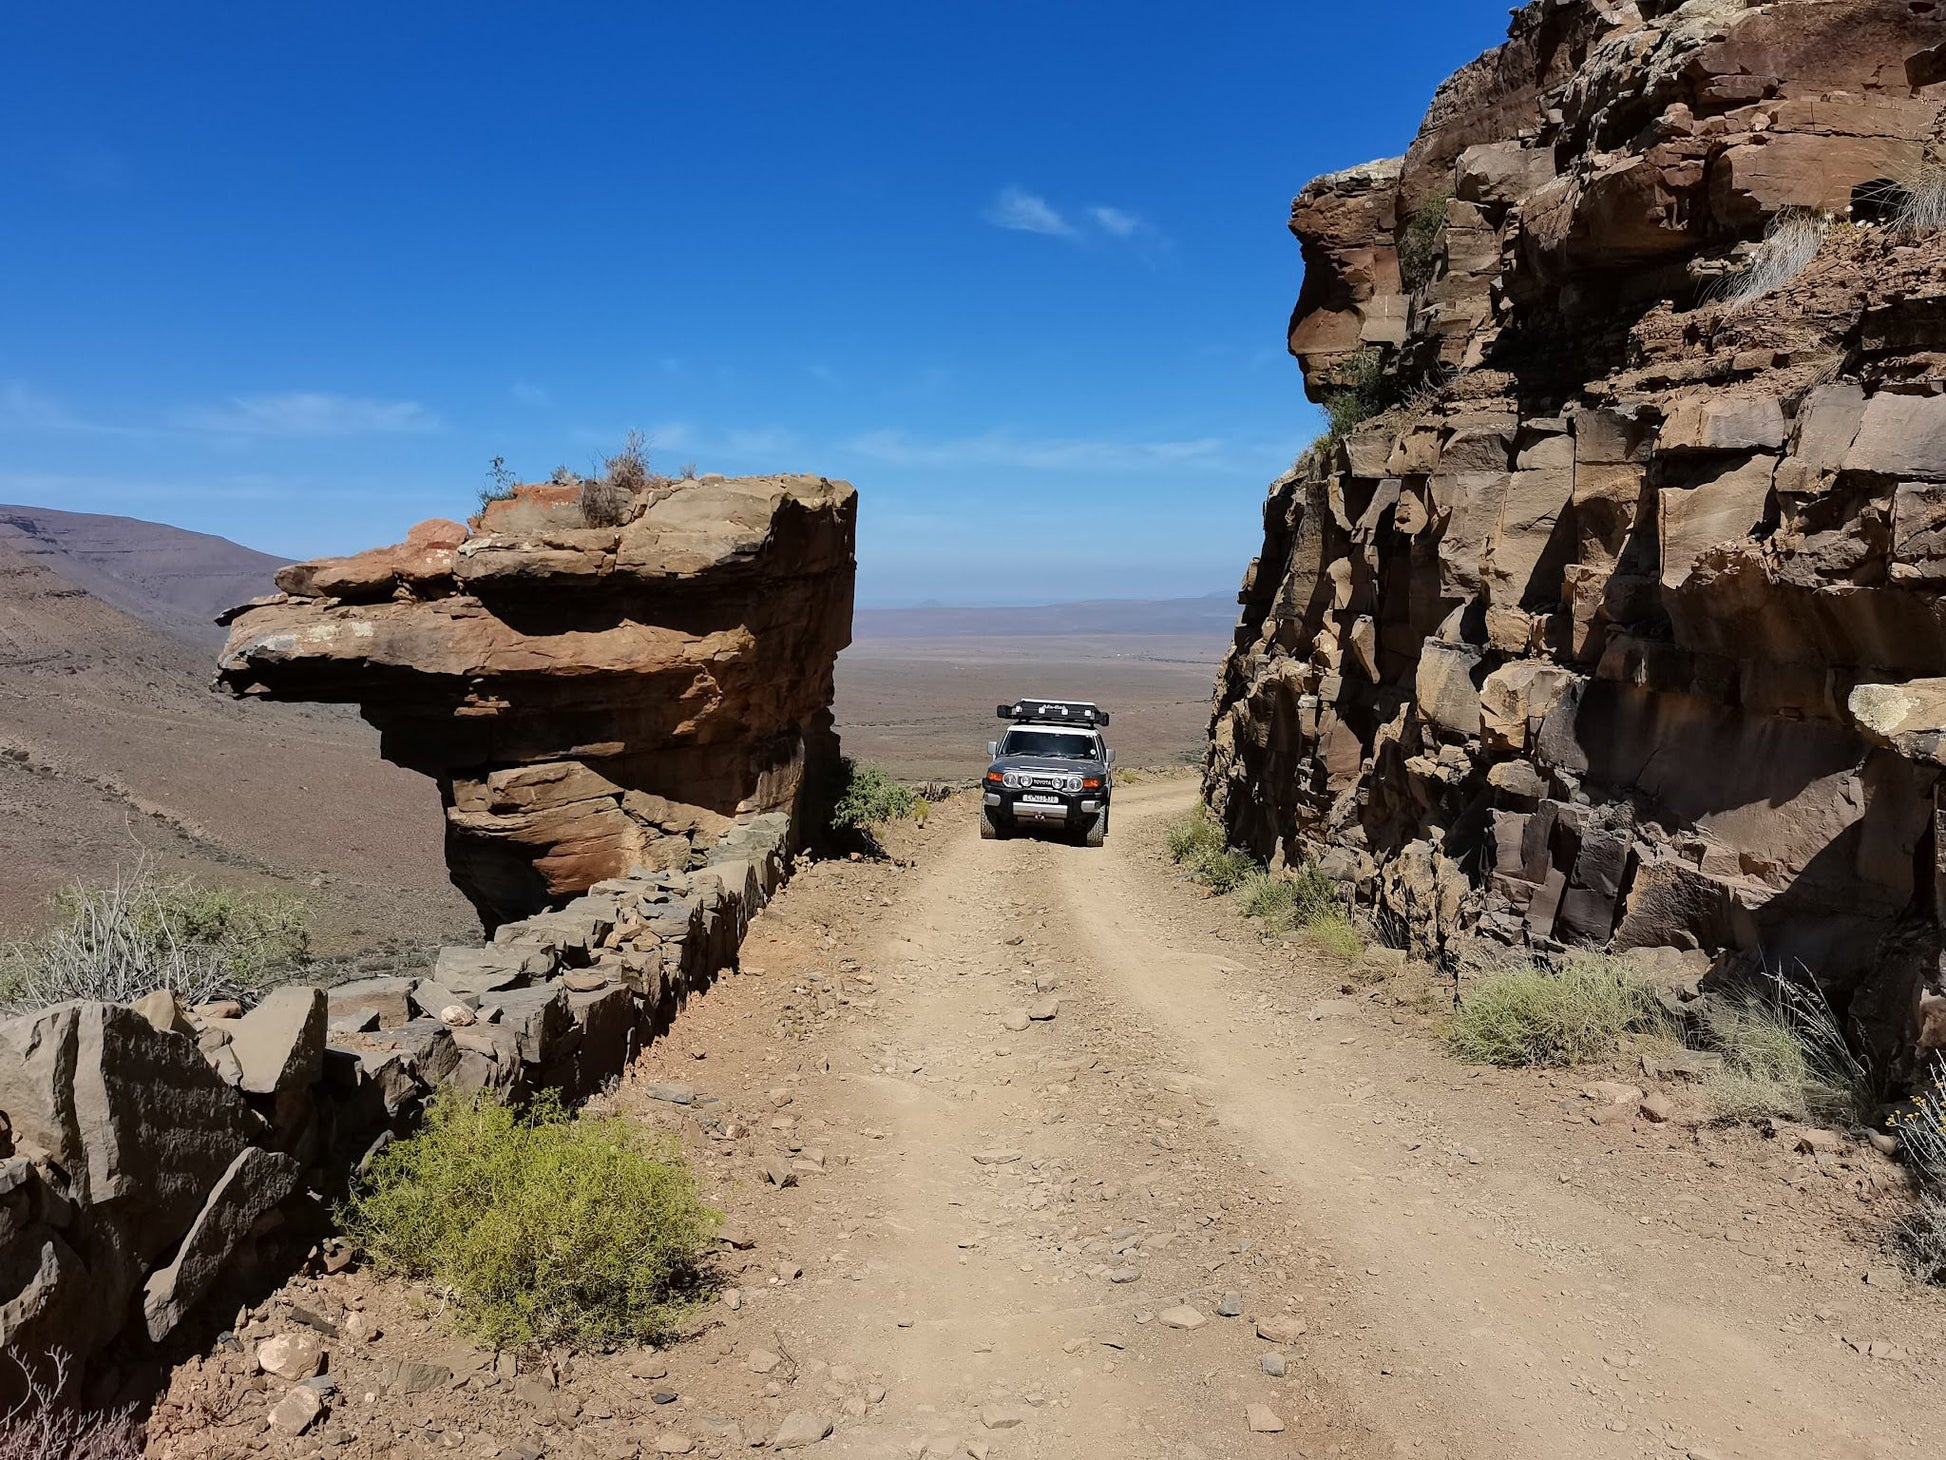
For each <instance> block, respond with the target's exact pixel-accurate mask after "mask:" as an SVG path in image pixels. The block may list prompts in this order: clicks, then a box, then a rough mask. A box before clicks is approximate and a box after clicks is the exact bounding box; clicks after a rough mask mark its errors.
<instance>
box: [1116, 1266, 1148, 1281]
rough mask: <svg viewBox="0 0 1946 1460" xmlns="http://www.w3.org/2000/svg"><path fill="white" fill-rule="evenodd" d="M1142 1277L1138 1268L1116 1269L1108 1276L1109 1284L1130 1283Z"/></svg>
mask: <svg viewBox="0 0 1946 1460" xmlns="http://www.w3.org/2000/svg"><path fill="white" fill-rule="evenodd" d="M1141 1276H1142V1272H1141V1269H1140V1268H1134V1267H1118V1268H1116V1269H1115V1270H1114V1271H1113V1272H1111V1273H1109V1274H1108V1281H1110V1282H1111V1283H1132V1282H1134V1281H1136V1279H1138V1278H1140V1277H1141Z"/></svg>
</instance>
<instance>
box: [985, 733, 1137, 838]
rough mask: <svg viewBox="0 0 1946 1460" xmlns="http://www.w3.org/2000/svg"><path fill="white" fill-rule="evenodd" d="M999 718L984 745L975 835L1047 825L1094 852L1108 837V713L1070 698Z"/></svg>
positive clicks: (1111, 782) (1112, 757) (1111, 786)
mask: <svg viewBox="0 0 1946 1460" xmlns="http://www.w3.org/2000/svg"><path fill="white" fill-rule="evenodd" d="M998 714H999V716H1000V718H1001V719H1003V720H1011V721H1013V724H1012V726H1011V727H1010V728H1009V729H1008V731H1007V733H1006V735H1005V736H1004V737H1003V738H1001V739H999V740H990V741H988V742H987V755H988V756H989V757H990V758H991V759H992V761H993V764H991V765H990V766H988V767H987V775H986V784H985V786H984V788H983V792H982V795H981V798H980V835H981V836H983V837H989V838H991V837H1003V836H1010V835H1012V834H1013V833H1014V832H1016V831H1022V830H1026V829H1028V828H1037V827H1054V828H1058V829H1060V830H1062V831H1066V832H1068V833H1070V834H1072V835H1076V836H1079V837H1080V838H1081V839H1082V840H1083V841H1085V842H1086V843H1087V844H1088V845H1089V846H1091V847H1098V846H1100V845H1101V844H1102V842H1103V841H1104V840H1105V839H1106V838H1107V836H1108V797H1109V794H1110V793H1111V792H1112V791H1113V790H1114V788H1115V778H1114V775H1113V772H1114V768H1115V752H1114V751H1112V750H1110V749H1109V748H1108V747H1107V746H1105V745H1103V744H1102V740H1101V731H1102V727H1104V726H1106V725H1107V724H1108V713H1107V712H1106V711H1105V710H1103V709H1101V708H1100V707H1099V706H1097V705H1090V704H1082V703H1077V702H1075V701H1072V700H1016V701H1014V703H1012V704H1011V705H1001V706H1000V707H999V710H998Z"/></svg>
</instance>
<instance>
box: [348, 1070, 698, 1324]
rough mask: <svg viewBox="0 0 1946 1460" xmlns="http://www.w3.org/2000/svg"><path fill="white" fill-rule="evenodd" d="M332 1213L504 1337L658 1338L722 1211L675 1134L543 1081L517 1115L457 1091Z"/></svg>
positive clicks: (692, 1280)
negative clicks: (604, 1111) (578, 1104)
mask: <svg viewBox="0 0 1946 1460" xmlns="http://www.w3.org/2000/svg"><path fill="white" fill-rule="evenodd" d="M339 1218H340V1220H341V1222H342V1223H343V1226H344V1230H345V1234H346V1235H347V1236H348V1237H350V1239H351V1240H352V1241H353V1243H355V1244H356V1245H357V1246H358V1247H359V1248H360V1249H361V1250H362V1251H364V1252H365V1253H366V1254H367V1255H368V1256H369V1257H370V1258H371V1260H372V1262H373V1263H374V1264H375V1265H376V1266H377V1267H378V1268H379V1269H380V1270H381V1271H384V1272H391V1273H397V1274H400V1275H402V1276H405V1277H409V1278H413V1279H416V1280H418V1281H421V1282H426V1283H429V1284H431V1285H432V1286H433V1287H434V1288H435V1289H437V1290H438V1292H439V1293H440V1294H441V1295H442V1296H443V1297H444V1298H446V1299H447V1301H448V1302H450V1303H451V1305H452V1309H453V1312H454V1314H455V1316H456V1317H457V1319H458V1321H459V1324H460V1326H461V1327H462V1328H463V1329H464V1330H465V1331H466V1332H467V1333H468V1334H470V1335H471V1336H472V1337H474V1338H475V1339H477V1340H478V1341H480V1342H482V1343H486V1344H491V1345H493V1346H494V1347H497V1348H528V1347H534V1346H548V1347H552V1346H556V1345H567V1346H570V1347H577V1348H582V1347H594V1346H600V1345H607V1344H628V1343H653V1342H657V1341H660V1340H662V1339H664V1338H666V1337H667V1336H668V1335H669V1334H670V1332H671V1331H672V1330H673V1328H674V1327H675V1325H676V1324H677V1323H678V1322H679V1321H680V1319H681V1317H682V1315H683V1313H684V1312H685V1311H687V1309H688V1307H689V1305H690V1303H691V1302H692V1301H693V1300H694V1298H695V1296H696V1294H697V1292H698V1290H699V1287H700V1268H701V1262H702V1259H703V1254H704V1252H705V1251H706V1250H707V1248H708V1245H709V1242H710V1239H711V1237H712V1235H713V1234H714V1232H715V1229H716V1224H717V1222H718V1221H719V1220H720V1218H719V1217H718V1215H717V1214H716V1213H715V1212H712V1211H711V1210H709V1208H707V1207H706V1206H704V1205H703V1202H702V1198H701V1196H700V1195H699V1194H698V1192H697V1188H696V1181H695V1178H694V1176H693V1175H692V1174H691V1173H690V1170H689V1168H688V1166H687V1165H686V1164H685V1163H684V1162H683V1160H682V1157H681V1153H680V1152H679V1151H678V1150H677V1149H676V1147H675V1145H674V1141H673V1138H670V1137H667V1136H659V1135H656V1134H654V1133H652V1132H650V1131H648V1130H647V1129H645V1128H644V1127H642V1126H640V1125H637V1124H636V1123H635V1122H633V1121H631V1120H628V1119H626V1118H624V1117H621V1116H607V1117H600V1118H597V1117H593V1116H587V1115H583V1116H578V1117H577V1116H575V1115H572V1114H570V1113H569V1112H568V1111H567V1110H566V1109H565V1108H564V1107H563V1106H562V1104H561V1102H560V1098H559V1097H558V1096H556V1095H554V1094H552V1093H549V1094H545V1095H542V1096H540V1097H538V1098H537V1099H535V1100H534V1101H533V1103H532V1104H531V1105H529V1106H528V1107H527V1109H526V1110H525V1111H522V1112H517V1111H515V1110H513V1109H512V1108H510V1107H508V1106H505V1105H501V1104H499V1103H497V1102H495V1101H493V1100H491V1099H488V1098H484V1097H477V1096H474V1097H469V1096H465V1095H461V1094H459V1093H458V1092H456V1091H454V1090H452V1089H450V1088H449V1089H445V1090H442V1091H440V1092H439V1094H437V1095H436V1096H434V1097H433V1100H432V1102H431V1104H429V1105H428V1106H427V1108H426V1122H425V1125H424V1126H423V1127H422V1128H421V1129H420V1130H419V1131H418V1132H417V1133H416V1134H414V1135H412V1136H409V1137H407V1138H406V1139H404V1140H402V1141H396V1142H394V1143H393V1144H392V1145H390V1146H388V1147H386V1148H385V1150H384V1151H382V1152H380V1153H379V1155H378V1157H377V1158H376V1159H375V1160H374V1161H373V1163H372V1169H371V1173H370V1176H369V1179H368V1180H367V1181H366V1183H365V1184H364V1185H363V1186H362V1187H361V1189H360V1190H358V1191H357V1192H355V1193H354V1194H353V1196H352V1198H351V1200H350V1201H349V1202H348V1203H346V1205H345V1206H344V1207H342V1208H341V1209H340V1212H339Z"/></svg>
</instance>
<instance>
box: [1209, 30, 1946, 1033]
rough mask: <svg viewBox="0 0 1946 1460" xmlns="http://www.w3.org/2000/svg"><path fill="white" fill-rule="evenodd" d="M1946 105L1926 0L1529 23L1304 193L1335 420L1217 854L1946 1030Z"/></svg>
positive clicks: (1260, 579) (1279, 589) (1243, 741)
mask: <svg viewBox="0 0 1946 1460" xmlns="http://www.w3.org/2000/svg"><path fill="white" fill-rule="evenodd" d="M1943 105H1946V5H1936V4H1932V3H1919V4H1914V3H1907V0H1778V3H1769V4H1762V5H1756V4H1745V3H1743V0H1688V3H1682V4H1671V3H1651V0H1635V3H1627V0H1537V3H1533V4H1529V5H1527V6H1526V7H1525V8H1524V9H1521V10H1519V11H1517V12H1516V13H1515V16H1514V20H1513V27H1512V32H1511V36H1510V39H1509V40H1508V42H1507V44H1506V45H1505V46H1503V47H1501V48H1500V49H1498V50H1496V51H1494V52H1492V53H1490V54H1489V55H1487V56H1485V57H1482V58H1481V59H1480V60H1479V61H1476V62H1474V63H1473V64H1472V65H1470V66H1468V67H1466V68H1465V69H1463V70H1462V71H1460V72H1459V73H1458V74H1457V75H1455V76H1454V77H1453V78H1451V79H1450V80H1449V81H1448V82H1446V84H1445V85H1444V86H1442V87H1441V88H1440V90H1439V93H1438V95H1437V96H1436V98H1435V99H1434V102H1433V105H1432V108H1431V110H1430V111H1429V113H1428V115H1427V117H1426V120H1425V123H1424V125H1423V126H1422V128H1421V130H1420V132H1419V135H1418V137H1417V138H1416V139H1415V140H1414V142H1413V144H1412V146H1411V148H1410V149H1409V150H1408V152H1407V153H1406V155H1405V157H1404V158H1402V159H1399V160H1395V161H1389V162H1382V163H1375V164H1370V165H1367V166H1363V167H1359V168H1355V169H1353V170H1351V171H1348V172H1344V173H1339V174H1336V175H1333V176H1330V177H1325V178H1321V179H1319V180H1318V181H1316V182H1314V183H1312V184H1311V185H1310V186H1309V187H1307V188H1306V189H1305V190H1304V191H1303V192H1302V193H1301V194H1300V195H1299V196H1298V198H1297V200H1296V202H1295V204H1294V206H1293V210H1292V216H1291V227H1292V229H1293V231H1294V232H1295V233H1296V234H1297V236H1298V239H1299V241H1300V243H1301V244H1302V247H1303V254H1304V261H1305V281H1304V286H1303V291H1302V294H1301V296H1300V299H1299V303H1298V307H1297V312H1296V314H1295V316H1294V317H1293V319H1292V323H1291V331H1290V340H1291V348H1292V351H1293V353H1295V354H1296V355H1297V357H1298V359H1299V360H1300V362H1301V363H1302V365H1303V368H1304V374H1305V379H1306V384H1307V389H1308V390H1309V392H1310V394H1311V395H1312V397H1313V398H1314V399H1317V400H1321V401H1324V402H1326V403H1327V404H1332V405H1335V406H1336V407H1337V410H1336V412H1335V413H1334V414H1335V416H1336V417H1337V418H1338V419H1339V420H1340V421H1341V423H1350V422H1356V424H1353V425H1350V426H1349V429H1346V430H1344V431H1343V433H1342V434H1338V435H1334V436H1332V437H1330V438H1328V439H1326V440H1325V441H1323V442H1321V443H1320V444H1319V446H1317V447H1316V448H1314V449H1313V450H1312V451H1311V452H1310V453H1308V454H1307V455H1306V456H1305V457H1304V458H1303V459H1301V460H1300V461H1299V463H1298V464H1297V467H1296V468H1295V469H1294V470H1293V471H1292V472H1291V473H1290V474H1289V475H1288V476H1286V477H1285V478H1283V479H1282V480H1280V481H1279V482H1277V483H1276V484H1275V485H1274V486H1273V487H1272V489H1271V492H1270V496H1269V499H1268V501H1267V503H1266V506H1265V540H1264V548H1263V552H1262V555H1261V556H1260V557H1259V559H1258V560H1257V561H1256V562H1255V563H1254V564H1253V565H1252V567H1251V569H1250V572H1249V574H1248V575H1247V577H1246V578H1245V581H1244V586H1243V591H1242V593H1241V595H1240V598H1241V602H1242V604H1243V614H1242V622H1241V625H1240V627H1239V629H1238V632H1237V638H1236V644H1235V647H1234V649H1233V651H1232V652H1231V654H1230V656H1229V658H1228V660H1227V662H1226V664H1225V666H1224V669H1223V671H1222V675H1221V678H1220V680H1219V683H1218V686H1217V694H1216V701H1215V713H1214V719H1213V723H1212V732H1211V735H1212V738H1211V748H1210V757H1209V762H1208V770H1207V783H1206V792H1207V795H1208V797H1209V800H1210V802H1211V804H1212V805H1213V806H1214V807H1215V808H1216V809H1217V811H1218V812H1219V813H1220V815H1221V817H1222V819H1223V821H1224V822H1225V824H1226V826H1227V828H1228V830H1229V832H1230V834H1231V836H1232V838H1233V839H1234V840H1236V841H1237V842H1239V843H1240V844H1243V845H1245V846H1248V847H1250V848H1251V849H1253V850H1255V851H1256V852H1258V853H1259V854H1260V855H1263V856H1266V857H1270V858H1273V859H1277V860H1281V861H1292V862H1294V861H1296V860H1298V859H1301V858H1303V859H1309V858H1316V859H1318V860H1319V861H1320V863H1321V865H1322V866H1323V867H1324V868H1325V869H1326V870H1327V871H1328V872H1329V873H1330V874H1331V875H1333V876H1334V877H1336V878H1338V879H1339V880H1340V881H1341V882H1342V883H1343V884H1345V885H1346V887H1347V888H1348V889H1350V890H1351V891H1352V892H1353V893H1354V895H1355V896H1356V897H1357V899H1358V900H1359V901H1360V902H1361V903H1362V904H1364V905H1365V906H1367V907H1368V908H1370V909H1371V910H1372V912H1373V914H1374V915H1375V917H1376V919H1377V921H1378V922H1379V924H1380V925H1381V927H1382V928H1384V929H1385V930H1386V931H1387V932H1388V933H1389V934H1391V935H1392V936H1393V939H1394V941H1399V942H1406V943H1409V944H1410V946H1412V947H1413V948H1414V949H1415V950H1416V951H1417V952H1419V953H1421V954H1423V955H1426V956H1430V957H1435V958H1439V959H1442V960H1445V961H1446V962H1447V963H1448V964H1449V965H1459V966H1465V965H1467V964H1480V963H1485V962H1497V961H1505V960H1507V959H1508V958H1509V957H1512V956H1528V955H1529V954H1531V953H1535V952H1538V953H1541V954H1548V953H1554V952H1559V951H1561V950H1564V949H1568V948H1573V947H1589V946H1593V947H1606V948H1609V949H1611V950H1615V951H1620V952H1630V953H1631V956H1634V957H1638V958H1640V959H1642V960H1643V961H1644V963H1645V964H1646V965H1650V966H1654V967H1657V968H1661V969H1664V970H1666V971H1667V972H1668V974H1669V976H1670V978H1671V979H1672V981H1686V982H1693V981H1694V979H1695V978H1696V977H1697V976H1698V975H1699V974H1701V973H1702V972H1703V971H1704V970H1708V969H1715V970H1716V971H1717V972H1718V973H1719V974H1726V973H1728V972H1729V971H1731V970H1733V969H1735V968H1738V967H1745V968H1748V967H1754V966H1756V965H1759V964H1762V965H1764V966H1768V967H1770V968H1773V969H1775V968H1783V967H1795V966H1800V965H1801V966H1802V968H1804V969H1805V970H1807V971H1809V972H1810V973H1812V974H1813V975H1815V976H1816V977H1817V978H1818V979H1819V980H1820V982H1821V983H1822V984H1823V986H1824V987H1825V989H1826V991H1827V992H1828V993H1829V994H1830V995H1831V997H1832V998H1833V999H1834V1001H1835V1002H1836V1003H1837V1004H1838V1006H1839V1007H1840V1008H1841V1009H1842V1010H1844V1011H1845V1013H1846V1014H1847V1016H1848V1017H1849V1018H1850V1019H1851V1020H1853V1021H1854V1022H1855V1024H1856V1025H1857V1027H1859V1028H1860V1029H1862V1030H1863V1031H1864V1032H1865V1034H1866V1036H1867V1038H1868V1039H1869V1040H1870V1041H1871V1042H1872V1043H1873V1044H1874V1045H1875V1046H1876V1047H1877V1050H1878V1052H1879V1053H1880V1054H1881V1055H1883V1056H1884V1057H1886V1058H1887V1059H1889V1060H1890V1061H1892V1062H1893V1064H1894V1065H1895V1066H1898V1065H1900V1064H1903V1065H1904V1067H1905V1068H1907V1069H1908V1070H1909V1069H1910V1068H1911V1062H1912V1060H1913V1058H1914V1056H1915V1054H1917V1053H1918V1052H1920V1051H1921V1050H1923V1049H1924V1048H1926V1047H1928V1046H1931V1045H1933V1044H1936V1043H1939V1042H1943V1041H1946V1018H1940V1019H1933V1020H1930V1021H1929V1020H1928V1019H1927V1018H1926V1017H1925V1011H1927V1010H1930V1009H1932V1008H1933V1007H1935V1006H1934V1003H1933V1001H1934V999H1935V998H1936V996H1937V995H1938V992H1939V990H1940V988H1941V972H1940V926H1941V920H1942V907H1946V894H1943V893H1942V888H1943V887H1946V884H1943V883H1942V882H1941V880H1940V879H1941V877H1942V875H1946V865H1942V858H1941V855H1940V850H1941V845H1942V843H1941V838H1942V837H1946V820H1943V819H1942V818H1941V815H1940V812H1939V786H1940V774H1941V768H1942V765H1946V755H1942V752H1941V746H1942V744H1943V743H1946V741H1943V740H1942V737H1946V679H1942V676H1946V610H1943V609H1942V604H1941V599H1940V588H1941V585H1942V584H1946V230H1942V229H1941V228H1940V227H1939V226H1938V223H1939V218H1940V215H1941V210H1940V209H1939V207H1938V201H1939V199H1940V198H1941V197H1942V196H1946V158H1942V156H1941V154H1940V150H1939V145H1938V144H1939V140H1940V134H1941V128H1942V121H1943V120H1946V119H1942V106H1943ZM1359 417H1364V419H1363V420H1359V419H1358V418H1359ZM1633 950H1642V951H1640V952H1634V951H1633ZM1658 950H1659V951H1658ZM1939 1007H1946V1005H1941V1006H1939Z"/></svg>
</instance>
